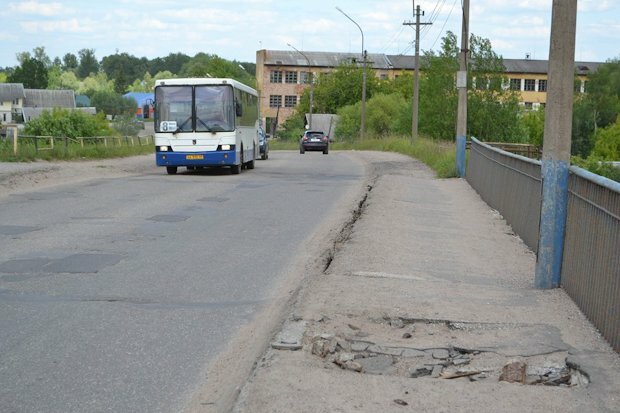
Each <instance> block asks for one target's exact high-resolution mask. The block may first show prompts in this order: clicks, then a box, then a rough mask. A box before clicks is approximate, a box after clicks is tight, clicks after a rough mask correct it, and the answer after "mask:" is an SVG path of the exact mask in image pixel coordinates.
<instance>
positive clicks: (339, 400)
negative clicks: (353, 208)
mask: <svg viewBox="0 0 620 413" xmlns="http://www.w3.org/2000/svg"><path fill="white" fill-rule="evenodd" d="M362 156H364V157H365V158H367V159H369V160H370V159H372V165H373V167H374V168H375V170H376V174H377V177H378V178H377V180H376V182H375V184H374V185H373V187H372V190H371V191H370V192H369V194H368V197H367V200H366V202H365V206H364V207H363V211H362V214H361V217H360V218H359V220H357V222H356V223H355V224H354V226H353V229H352V232H351V234H350V238H349V239H348V241H347V242H345V243H344V244H343V245H342V247H341V248H340V249H339V250H338V251H337V252H336V255H335V257H334V259H333V260H332V262H331V265H330V266H329V268H328V269H327V270H326V271H325V273H324V274H322V275H318V276H316V277H314V278H313V280H312V281H311V282H310V284H309V285H308V286H307V287H306V288H305V290H304V291H303V292H302V295H301V297H300V299H299V303H298V305H297V308H296V309H295V312H294V314H293V315H291V317H290V320H289V321H287V324H286V325H285V328H284V330H283V333H282V334H280V336H279V337H277V338H276V340H275V341H274V345H273V346H272V348H271V349H270V350H269V351H268V352H267V354H266V355H265V357H264V358H263V359H262V361H261V363H260V365H259V366H258V367H257V368H256V370H255V371H254V374H253V375H252V377H251V379H250V381H249V382H248V383H247V384H246V386H245V387H244V388H243V389H242V390H241V395H240V397H239V400H238V402H237V405H236V408H235V411H236V412H248V413H249V412H252V413H256V412H287V413H288V412H403V411H410V412H471V411H475V412H531V411H549V412H620V357H619V356H618V354H616V353H614V352H613V351H612V350H611V348H610V346H609V345H608V344H607V343H606V342H605V341H604V340H603V339H602V338H601V337H600V335H599V334H598V333H597V332H596V330H595V329H594V328H593V327H592V325H591V324H590V323H589V322H588V321H587V320H586V319H585V317H584V316H583V314H581V312H580V311H579V309H578V308H577V306H576V305H575V304H574V303H573V302H572V301H571V299H570V298H569V297H568V296H567V295H566V294H565V293H564V291H563V290H561V289H556V290H544V291H542V290H536V289H534V288H533V277H534V264H535V256H534V255H533V254H532V253H531V252H530V251H529V250H528V249H527V248H526V247H525V246H524V245H523V243H522V242H521V240H520V239H519V238H518V237H516V236H514V235H513V234H512V232H511V230H510V228H509V227H508V226H507V225H506V224H505V222H504V221H503V219H502V217H501V216H499V215H498V213H497V212H494V211H492V210H491V209H490V208H489V207H488V206H487V205H486V204H485V203H483V201H482V200H481V199H480V198H479V197H478V195H477V194H476V193H475V191H473V190H472V189H471V187H469V185H468V184H467V182H466V181H464V180H458V179H451V180H438V179H434V178H433V175H432V174H431V173H430V172H429V171H428V170H427V168H426V167H424V166H423V165H421V164H420V163H419V162H417V161H412V160H411V159H409V158H406V157H400V156H396V155H394V154H383V155H376V154H373V155H372V157H371V156H370V155H368V154H362ZM377 156H379V158H378V159H377ZM297 344H299V345H301V346H303V347H302V348H301V349H298V350H297V351H292V350H290V349H295V348H298V347H299V346H297ZM287 349H289V350H287ZM511 363H513V364H511Z"/></svg>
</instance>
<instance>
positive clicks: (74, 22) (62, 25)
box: [20, 19, 96, 33]
mask: <svg viewBox="0 0 620 413" xmlns="http://www.w3.org/2000/svg"><path fill="white" fill-rule="evenodd" d="M20 26H21V27H22V29H24V31H25V32H27V33H39V32H44V33H89V32H93V31H94V30H93V28H94V27H96V25H95V23H94V22H91V21H84V20H79V21H78V19H69V20H53V21H26V22H21V23H20Z"/></svg>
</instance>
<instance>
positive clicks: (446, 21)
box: [429, 0, 462, 50]
mask: <svg viewBox="0 0 620 413" xmlns="http://www.w3.org/2000/svg"><path fill="white" fill-rule="evenodd" d="M456 2H457V0H454V3H452V8H451V9H450V13H448V17H446V20H445V21H444V22H443V25H442V26H441V30H440V31H439V34H438V35H437V38H436V39H435V41H434V42H433V45H432V46H431V48H430V49H429V50H433V49H434V48H435V44H436V43H437V40H439V38H440V37H441V35H442V34H443V29H445V27H446V23H448V20H450V16H452V11H453V10H454V6H456ZM461 4H462V3H461Z"/></svg>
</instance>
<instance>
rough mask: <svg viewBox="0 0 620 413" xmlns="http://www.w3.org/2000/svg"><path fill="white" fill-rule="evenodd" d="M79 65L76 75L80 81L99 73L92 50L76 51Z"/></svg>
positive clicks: (97, 63)
mask: <svg viewBox="0 0 620 413" xmlns="http://www.w3.org/2000/svg"><path fill="white" fill-rule="evenodd" d="M78 56H79V58H80V63H79V64H78V67H77V70H76V74H77V75H78V77H79V78H80V79H85V78H86V77H88V76H90V75H91V74H97V73H98V72H99V62H98V61H97V57H96V56H95V50H94V49H81V50H79V51H78Z"/></svg>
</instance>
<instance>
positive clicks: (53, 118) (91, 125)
mask: <svg viewBox="0 0 620 413" xmlns="http://www.w3.org/2000/svg"><path fill="white" fill-rule="evenodd" d="M110 132H111V131H110V129H109V127H108V125H107V122H106V120H105V117H104V115H103V114H100V115H97V116H93V115H89V114H87V113H84V112H80V111H77V110H68V109H61V108H55V109H54V110H53V111H52V112H49V111H43V113H42V114H41V116H39V117H38V118H36V119H33V120H31V121H29V122H28V123H27V124H26V127H25V130H24V133H25V134H26V135H35V136H54V137H69V138H77V137H92V136H104V135H110Z"/></svg>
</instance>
